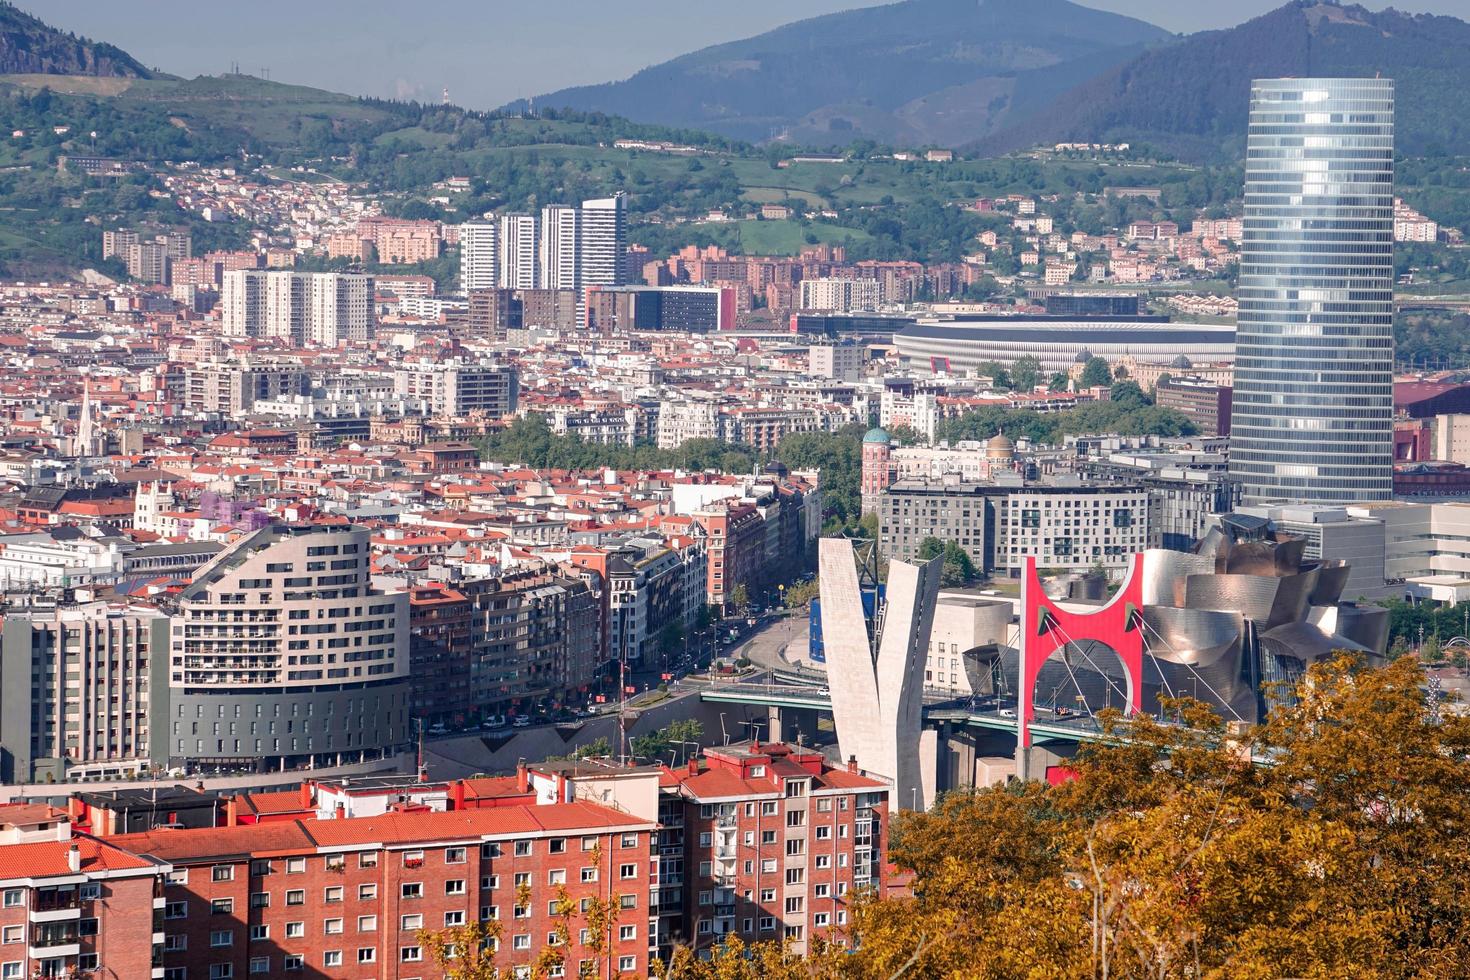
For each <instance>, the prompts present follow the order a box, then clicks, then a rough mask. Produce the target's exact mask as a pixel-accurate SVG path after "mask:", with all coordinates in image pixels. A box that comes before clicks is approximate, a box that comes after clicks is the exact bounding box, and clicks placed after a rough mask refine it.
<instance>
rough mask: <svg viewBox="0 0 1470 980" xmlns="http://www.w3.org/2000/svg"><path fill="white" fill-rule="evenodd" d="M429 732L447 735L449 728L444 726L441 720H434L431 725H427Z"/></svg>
mask: <svg viewBox="0 0 1470 980" xmlns="http://www.w3.org/2000/svg"><path fill="white" fill-rule="evenodd" d="M429 734H430V735H447V734H449V729H448V728H446V727H445V726H444V723H443V722H439V721H436V722H434V724H432V725H430V726H429Z"/></svg>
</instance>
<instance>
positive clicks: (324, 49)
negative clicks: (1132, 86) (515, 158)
mask: <svg viewBox="0 0 1470 980" xmlns="http://www.w3.org/2000/svg"><path fill="white" fill-rule="evenodd" d="M874 2H875V0H740V2H739V3H738V4H733V5H732V4H728V3H724V2H717V0H418V2H415V3H404V2H402V0H395V2H392V3H389V2H385V0H249V2H248V3H245V4H239V3H225V2H222V0H203V2H200V0H16V5H17V6H19V7H20V8H22V9H24V10H27V11H29V12H30V13H33V14H35V15H37V16H39V17H41V18H42V19H43V20H45V21H47V22H48V23H50V24H53V25H54V26H57V27H60V28H63V29H65V30H70V31H75V32H76V33H78V34H82V35H85V36H87V37H90V38H92V39H94V40H101V41H109V42H111V43H113V44H116V45H118V46H119V47H121V48H123V49H124V50H126V51H128V52H129V53H131V54H132V55H133V56H134V57H136V58H138V60H140V61H142V62H143V63H144V64H146V65H148V66H150V67H157V68H161V69H162V70H164V71H166V72H169V73H171V74H175V75H183V76H185V77H193V76H195V75H201V74H207V75H217V74H220V73H222V72H225V71H228V70H230V66H231V63H232V62H235V63H238V64H239V67H240V70H241V71H243V72H246V73H247V74H253V75H261V74H262V73H263V72H264V71H266V70H268V71H269V73H270V77H271V78H272V79H273V80H275V81H279V82H295V83H299V84H302V85H311V86H315V87H317V88H324V89H330V90H333V91H337V92H347V93H350V94H353V95H369V96H380V97H387V98H402V99H419V100H423V101H437V100H438V99H439V98H440V97H441V95H442V92H443V90H444V89H445V88H446V87H447V88H448V89H449V95H450V98H451V100H452V101H454V102H456V103H458V104H460V105H464V106H468V107H470V108H475V109H492V108H495V107H497V106H500V105H503V104H505V103H506V102H510V101H512V100H514V99H518V98H525V97H527V96H531V95H536V94H538V93H544V92H550V91H554V90H556V89H559V88H565V87H567V86H571V85H585V84H593V83H596V82H605V81H612V80H616V79H621V78H626V77H627V76H628V75H631V74H632V73H633V72H635V71H638V70H639V69H641V68H645V67H647V66H648V65H652V64H657V63H659V62H661V61H666V60H668V59H669V58H672V57H674V56H676V55H680V54H684V53H686V52H689V51H693V50H696V49H698V48H701V47H705V46H707V45H710V44H715V43H718V42H721V41H731V40H735V39H737V38H741V37H749V36H750V35H752V34H758V33H760V32H762V31H765V30H769V29H770V28H772V27H777V26H779V25H781V24H784V23H789V22H790V21H793V20H799V19H802V18H804V17H814V16H817V15H819V14H826V13H831V12H833V11H836V10H844V9H851V8H854V7H861V6H872V5H873V4H874ZM1081 2H1083V3H1084V5H1086V6H1090V7H1096V8H1098V9H1102V10H1111V11H1114V12H1116V13H1121V14H1127V15H1130V16H1134V17H1140V18H1142V19H1144V20H1147V21H1150V22H1151V23H1154V24H1157V25H1158V26H1160V27H1163V28H1166V29H1167V30H1171V31H1177V32H1189V31H1198V30H1207V29H1210V28H1217V27H1229V26H1231V25H1233V24H1237V23H1240V22H1241V21H1243V20H1247V19H1249V18H1250V17H1254V16H1256V15H1257V14H1260V13H1264V12H1265V11H1267V10H1271V9H1273V8H1275V7H1278V6H1280V5H1281V4H1282V3H1284V2H1285V0H1224V2H1213V3H1206V2H1204V0H1081ZM1364 5H1365V6H1368V7H1371V8H1373V9H1382V8H1383V7H1385V6H1388V4H1387V3H1383V2H1375V0H1368V2H1367V3H1365V4H1364ZM1394 6H1397V7H1398V8H1399V9H1400V10H1410V11H1415V12H1433V13H1443V14H1451V15H1454V16H1456V17H1460V18H1462V19H1465V20H1470V0H1399V2H1397V3H1395V4H1394ZM731 10H738V12H739V17H738V18H736V17H731V16H730V12H731ZM716 15H718V16H716Z"/></svg>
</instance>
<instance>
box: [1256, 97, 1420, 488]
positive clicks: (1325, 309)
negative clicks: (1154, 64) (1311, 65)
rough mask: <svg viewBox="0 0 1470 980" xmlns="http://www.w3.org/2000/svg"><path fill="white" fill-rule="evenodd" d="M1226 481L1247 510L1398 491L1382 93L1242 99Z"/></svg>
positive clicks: (1389, 198)
mask: <svg viewBox="0 0 1470 980" xmlns="http://www.w3.org/2000/svg"><path fill="white" fill-rule="evenodd" d="M1237 296H1238V299H1239V301H1240V313H1239V317H1238V321H1237V326H1236V335H1235V391H1234V404H1233V406H1232V422H1231V433H1230V472H1231V474H1232V475H1234V476H1236V477H1238V478H1239V479H1240V480H1241V482H1242V484H1243V492H1244V496H1245V498H1246V499H1247V500H1255V501H1262V500H1288V501H1299V502H1311V503H1348V502H1353V501H1364V500H1386V499H1389V498H1390V497H1391V496H1392V495H1393V82H1392V81H1390V80H1389V79H1381V78H1283V79H1264V80H1258V81H1256V82H1255V83H1254V84H1253V85H1252V88H1251V109H1250V134H1249V140H1248V142H1247V147H1246V164H1245V240H1244V244H1243V245H1242V248H1241V256H1240V282H1239V287H1238V292H1237Z"/></svg>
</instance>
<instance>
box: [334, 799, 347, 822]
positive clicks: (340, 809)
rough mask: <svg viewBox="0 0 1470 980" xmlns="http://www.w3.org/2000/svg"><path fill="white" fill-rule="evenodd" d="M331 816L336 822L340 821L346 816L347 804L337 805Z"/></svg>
mask: <svg viewBox="0 0 1470 980" xmlns="http://www.w3.org/2000/svg"><path fill="white" fill-rule="evenodd" d="M332 815H333V816H335V817H336V818H337V819H338V820H341V819H342V818H343V817H345V816H347V804H345V803H338V804H337V809H336V810H335V811H334V812H333V814H332Z"/></svg>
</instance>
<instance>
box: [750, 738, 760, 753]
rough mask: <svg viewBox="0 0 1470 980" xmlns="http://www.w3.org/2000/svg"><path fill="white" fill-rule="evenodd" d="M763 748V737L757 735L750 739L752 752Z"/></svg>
mask: <svg viewBox="0 0 1470 980" xmlns="http://www.w3.org/2000/svg"><path fill="white" fill-rule="evenodd" d="M760 750H761V737H760V736H759V735H757V736H756V737H755V738H752V739H751V740H750V754H751V755H755V754H756V753H758V752H760Z"/></svg>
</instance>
